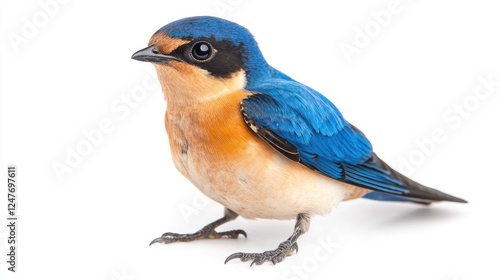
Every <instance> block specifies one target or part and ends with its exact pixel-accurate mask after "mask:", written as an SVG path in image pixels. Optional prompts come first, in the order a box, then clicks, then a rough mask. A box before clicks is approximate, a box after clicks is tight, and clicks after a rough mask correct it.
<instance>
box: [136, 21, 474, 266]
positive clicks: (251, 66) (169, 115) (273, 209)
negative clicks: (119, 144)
mask: <svg viewBox="0 0 500 280" xmlns="http://www.w3.org/2000/svg"><path fill="white" fill-rule="evenodd" d="M283 51H287V48H283ZM290 51H293V50H290ZM132 58H133V59H136V60H140V61H146V62H152V63H153V64H154V66H155V68H156V71H157V74H158V79H159V81H160V83H161V86H162V90H163V93H164V95H165V99H166V103H167V111H166V116H165V127H166V130H167V133H168V137H169V143H170V150H171V154H172V158H173V161H174V163H175V166H176V168H177V169H178V170H179V171H180V172H181V173H182V174H183V175H184V176H185V177H186V178H187V179H189V180H190V181H191V182H192V183H193V184H194V185H195V186H196V187H197V188H198V189H199V190H200V191H201V192H203V193H204V194H205V195H206V196H208V197H210V198H211V199H213V200H215V201H217V202H219V203H220V204H222V205H224V206H225V211H224V216H223V217H222V218H220V219H218V220H216V221H214V222H212V223H210V224H208V225H207V226H205V227H203V228H202V229H201V230H199V231H197V232H195V233H192V234H177V233H171V232H167V233H165V234H163V235H162V236H161V237H159V238H156V239H155V240H153V241H152V242H151V244H153V243H167V244H168V243H173V242H187V241H193V240H200V239H206V238H208V239H215V238H238V236H239V235H240V234H241V235H243V236H245V237H246V233H245V232H244V231H243V230H231V231H225V232H218V231H216V230H215V229H216V228H217V227H218V226H220V225H222V224H224V223H226V222H229V221H231V220H234V219H235V218H236V217H238V216H239V215H241V216H242V217H245V218H249V219H254V218H261V219H294V218H295V219H296V224H295V228H294V230H293V233H292V235H291V236H290V237H289V238H288V239H287V240H285V241H284V242H282V243H280V244H279V246H278V248H277V249H275V250H270V251H265V252H262V253H241V252H240V253H234V254H232V255H230V256H229V257H228V258H227V259H226V263H227V262H228V261H230V260H232V259H240V260H242V261H248V260H251V261H252V264H254V263H255V264H262V263H264V262H266V261H270V262H272V263H274V264H276V263H278V262H281V261H283V260H284V259H285V257H286V256H288V255H290V254H292V253H293V252H294V251H297V250H298V245H297V239H298V238H299V236H300V235H302V234H304V233H305V232H306V231H307V230H308V228H309V224H310V219H311V216H312V215H322V214H326V213H328V212H330V210H331V209H332V208H333V207H335V206H336V205H337V204H338V203H339V202H340V201H345V200H350V199H355V198H360V197H363V198H369V199H375V200H382V201H402V202H414V203H420V204H431V203H433V202H438V201H453V202H462V203H465V202H466V201H465V200H463V199H460V198H457V197H454V196H451V195H449V194H446V193H443V192H440V191H438V190H436V189H432V188H428V187H425V186H423V185H421V184H419V183H417V182H415V181H412V180H411V179H409V178H407V177H405V176H404V175H402V174H401V173H399V172H397V171H395V170H394V169H392V168H391V167H390V166H388V165H387V164H386V163H385V162H383V161H382V160H381V159H380V158H379V157H377V155H376V154H375V153H374V152H373V150H372V146H371V144H370V142H369V141H368V139H367V138H366V137H365V135H364V134H363V133H362V132H361V131H360V130H359V129H357V128H356V127H355V126H353V125H352V124H350V123H349V122H347V121H346V120H345V119H344V117H343V116H342V114H341V113H340V112H339V110H338V109H337V107H335V105H333V103H332V102H330V101H329V100H328V99H327V98H326V97H324V96H323V95H322V94H320V93H319V92H317V91H315V90H314V89H312V88H310V87H308V86H306V85H304V84H301V83H299V82H297V81H295V80H293V79H292V78H290V77H288V76H287V75H286V74H284V73H282V72H280V71H278V70H277V69H275V68H273V67H271V66H270V65H269V64H267V62H266V60H265V59H264V57H263V55H262V53H261V51H260V50H259V47H258V45H257V42H256V41H255V39H254V38H253V36H252V34H251V33H250V32H249V31H248V30H247V29H245V28H244V27H242V26H240V25H238V24H236V23H233V22H230V21H227V20H224V19H220V18H215V17H206V16H201V17H190V18H184V19H181V20H178V21H174V22H172V23H169V24H167V25H165V26H164V27H162V28H161V29H160V30H158V31H157V32H156V33H154V34H153V36H152V37H151V39H150V41H149V46H148V47H146V48H144V49H142V50H139V51H138V52H136V53H135V54H134V55H133V56H132Z"/></svg>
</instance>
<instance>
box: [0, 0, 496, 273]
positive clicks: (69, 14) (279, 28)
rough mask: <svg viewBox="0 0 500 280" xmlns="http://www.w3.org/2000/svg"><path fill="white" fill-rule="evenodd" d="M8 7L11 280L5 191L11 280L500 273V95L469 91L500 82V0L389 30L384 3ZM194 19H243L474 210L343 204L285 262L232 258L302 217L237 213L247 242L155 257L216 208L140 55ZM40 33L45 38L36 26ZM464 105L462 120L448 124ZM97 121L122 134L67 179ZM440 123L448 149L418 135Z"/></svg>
mask: <svg viewBox="0 0 500 280" xmlns="http://www.w3.org/2000/svg"><path fill="white" fill-rule="evenodd" d="M5 2H6V1H2V6H1V7H0V10H1V13H2V14H1V18H2V22H1V24H2V26H1V28H2V33H1V34H2V36H1V40H2V45H1V46H2V49H1V57H0V61H1V65H2V70H1V71H2V72H1V80H0V84H1V99H0V104H1V151H0V157H1V164H0V173H1V176H0V178H2V179H1V180H0V182H2V183H1V184H6V183H5V182H6V174H5V173H6V169H7V165H8V164H16V165H17V167H18V193H17V196H18V203H17V204H16V205H17V207H18V210H17V215H18V217H19V220H18V232H17V241H18V251H17V255H18V259H17V260H18V263H17V267H16V268H17V270H18V272H17V273H11V272H9V271H7V269H6V262H5V260H6V253H7V252H6V238H7V237H8V232H7V228H6V226H5V225H4V223H5V224H6V220H5V217H4V216H5V215H6V212H7V211H6V208H7V206H6V203H5V202H6V190H5V189H6V186H5V187H2V189H3V190H2V191H0V198H1V210H0V213H1V214H2V225H1V227H0V233H1V235H0V236H1V238H0V241H1V246H2V247H1V255H2V257H0V260H2V261H1V262H0V263H1V264H2V265H1V266H0V271H1V272H0V273H1V274H0V278H1V279H106V280H122V279H126V280H131V279H135V280H145V279H148V280H149V279H172V278H173V277H175V278H179V277H182V278H188V279H191V278H193V279H194V277H199V278H200V279H202V278H203V277H209V278H213V277H216V278H218V279H230V277H237V278H238V279H258V278H263V279H427V280H431V279H432V280H434V279H436V280H465V279H499V278H500V272H498V270H497V269H496V267H497V266H498V252H499V251H500V243H499V241H498V240H499V238H498V236H500V227H499V219H498V213H499V210H500V207H499V205H500V204H499V203H498V196H499V195H500V188H499V186H498V180H497V176H498V170H499V169H498V168H499V163H498V158H500V149H499V143H500V135H499V133H498V130H499V127H500V126H499V120H500V110H498V108H499V106H500V96H499V95H500V87H498V86H496V87H494V88H493V92H492V93H491V94H490V95H489V96H486V97H484V96H483V98H482V99H483V100H478V99H477V98H476V97H474V92H475V89H476V87H478V86H481V82H480V80H479V77H484V78H487V77H488V76H490V75H491V79H492V80H494V81H500V51H499V50H500V36H499V34H498V27H499V26H500V17H499V15H498V11H499V8H500V5H499V4H498V1H493V0H492V1H430V0H420V1H409V0H401V1H400V2H398V3H399V6H398V7H399V8H398V11H399V12H397V13H394V14H392V16H391V19H390V20H388V22H386V23H384V25H386V26H382V27H380V24H375V25H374V16H373V12H375V13H379V11H381V10H387V6H388V3H389V2H390V1H388V0H377V1H373V0H370V1H368V0H366V1H342V2H341V3H340V2H332V3H330V2H328V3H327V1H323V2H319V1H317V2H311V1H284V0H283V1H273V2H272V4H269V3H268V2H270V1H267V2H266V4H264V1H259V3H256V2H258V1H246V0H239V1H237V0H216V1H214V0H206V1H148V0H142V1H72V0H69V1H66V2H65V3H64V4H63V3H62V1H61V3H60V4H57V8H56V6H51V8H50V9H51V10H50V11H49V12H50V15H48V14H47V13H48V12H46V11H44V8H43V7H42V6H43V5H41V4H40V3H47V2H49V1H48V0H40V1H33V0H30V1H9V4H7V3H5ZM458 2H460V3H458ZM53 3H57V2H53ZM224 5H226V6H225V9H224ZM216 6H217V7H219V8H216ZM44 14H45V16H44ZM193 15H214V16H221V17H224V18H227V19H229V20H233V21H236V22H238V23H240V24H242V25H244V26H246V27H247V28H248V29H250V30H251V31H252V32H253V34H254V35H255V37H256V39H257V40H258V42H259V44H260V46H261V49H262V51H263V53H264V55H265V56H266V58H267V60H268V62H269V63H270V64H271V65H273V66H275V67H276V68H278V69H280V70H282V71H283V72H285V73H287V74H289V75H290V76H292V77H294V78H295V79H297V80H299V81H301V82H303V83H306V84H308V85H310V86H312V87H313V88H315V89H317V90H319V91H320V92H322V93H323V94H325V95H326V96H327V97H328V98H330V99H331V100H332V101H333V102H334V103H335V104H336V105H337V106H338V107H339V108H340V110H341V111H342V112H343V114H344V116H345V117H346V118H347V119H348V120H349V121H350V122H352V123H353V124H355V125H356V126H357V127H359V128H360V129H362V130H363V131H364V132H365V134H366V135H367V136H368V137H369V139H370V140H371V142H372V144H373V146H374V148H375V151H376V152H377V153H378V155H379V156H380V157H382V158H383V159H385V160H386V161H387V162H388V163H389V164H391V165H392V166H394V167H398V166H400V164H401V162H402V161H403V159H406V160H408V159H409V158H410V157H411V156H412V155H413V157H414V158H413V159H412V160H413V163H414V164H413V170H410V169H409V168H406V170H403V171H405V172H406V173H407V174H408V175H411V177H412V178H414V179H416V180H417V181H420V182H422V183H424V184H427V185H430V186H433V187H436V188H439V189H441V190H443V191H446V192H449V193H451V194H454V195H457V196H460V197H463V198H465V199H467V200H469V201H470V203H469V204H467V205H460V204H453V203H441V204H437V205H434V206H432V207H430V208H426V207H420V206H418V205H406V204H397V203H396V204H394V203H393V204H391V203H380V202H373V201H368V200H357V201H353V202H346V203H342V204H341V205H340V206H339V207H338V208H337V209H334V210H333V211H332V213H331V214H329V215H327V216H324V217H315V218H314V219H313V220H312V225H311V229H310V231H309V232H308V233H307V234H306V235H304V236H303V237H301V238H300V239H299V247H300V251H299V253H298V254H297V255H294V256H292V257H289V258H287V259H286V261H285V262H283V263H280V264H278V265H276V266H274V265H271V264H264V265H262V266H260V267H256V266H254V267H252V268H249V263H240V262H238V261H232V262H230V263H229V264H226V265H224V264H223V261H224V259H225V258H226V257H227V256H228V255H229V254H231V253H234V252H237V251H244V252H261V251H264V250H269V249H274V248H276V246H277V245H278V243H279V242H281V241H283V240H284V239H286V238H287V237H288V236H289V235H290V234H291V232H292V228H293V221H264V220H257V221H250V220H244V219H241V218H239V219H237V220H236V221H234V222H231V223H229V224H227V225H224V226H223V227H221V229H236V228H242V229H244V230H246V232H247V233H248V235H249V236H248V238H247V239H243V238H240V239H238V240H207V241H198V242H195V243H190V244H188V243H182V244H171V245H155V246H151V247H149V246H148V244H149V242H150V241H151V240H152V239H154V238H156V237H158V236H159V235H161V234H162V233H163V232H166V231H174V232H193V231H195V230H198V229H199V228H201V227H202V226H204V225H205V224H207V223H208V222H210V221H212V220H215V219H217V218H219V217H221V215H222V206H220V205H217V204H216V203H214V202H211V201H208V200H207V199H205V198H203V196H201V195H200V194H199V192H198V191H197V190H196V189H195V188H194V187H193V186H192V185H190V183H189V182H188V181H187V180H185V179H183V178H182V177H181V175H180V174H179V173H178V172H177V171H176V170H175V168H174V166H173V164H172V161H171V158H170V155H169V149H168V144H167V135H166V133H165V131H164V126H163V114H164V110H165V103H164V101H163V96H162V93H161V90H160V88H159V87H158V85H157V84H155V86H154V87H152V86H150V85H147V87H148V89H144V85H143V83H144V81H145V80H146V81H147V82H151V81H155V80H156V77H155V76H151V74H150V70H151V69H152V67H151V66H148V65H146V64H144V63H140V62H137V61H133V60H131V59H130V56H131V54H132V53H133V52H135V51H136V50H138V49H140V48H143V47H145V46H146V44H147V42H148V39H149V37H150V36H151V34H152V33H153V32H155V31H156V30H157V29H159V28H160V27H162V26H163V25H165V24H167V23H169V22H171V21H173V20H176V19H179V18H182V17H186V16H193ZM29 22H31V23H33V24H36V25H35V26H34V27H35V28H36V30H33V28H32V29H31V30H28V31H29V32H28V31H26V29H29V27H27V25H29V24H30V23H29ZM367 26H368V28H372V29H370V30H371V32H372V33H371V35H372V36H371V37H369V39H370V41H369V42H365V44H364V45H363V44H361V43H360V42H357V43H358V45H357V46H358V47H359V49H358V53H355V54H353V55H352V56H350V58H351V61H350V62H348V60H347V59H346V56H345V55H344V54H343V52H342V50H341V47H340V46H341V44H342V42H344V43H345V44H350V45H352V46H353V47H356V42H355V37H356V36H358V37H359V34H358V35H357V31H356V30H357V28H359V29H360V30H365V28H366V27H367ZM377 26H378V27H379V28H380V30H378V29H377ZM23 30H24V31H25V33H26V32H28V33H26V34H24V35H23ZM26 35H27V36H26ZM16 36H17V37H16ZM14 37H15V38H17V40H20V39H19V37H20V38H24V39H22V40H21V41H16V42H17V44H16V43H12V38H14ZM19 42H21V43H19ZM142 89H144V92H145V93H144V94H142V95H141V92H140V90H142ZM483 93H486V91H484V88H483ZM122 98H123V100H124V99H126V98H132V99H131V100H132V101H131V103H129V104H130V105H126V103H125V102H124V101H122ZM464 100H465V102H466V103H467V102H468V103H467V106H468V108H469V109H470V110H468V111H466V112H465V113H466V114H467V117H465V115H464V117H457V116H459V115H458V114H457V113H454V112H453V111H451V113H450V111H449V110H454V106H458V105H459V104H463V102H464ZM113 106H115V107H113ZM124 106H126V107H124ZM132 107H133V108H132ZM113 108H114V109H113ZM118 109H121V110H122V111H119V110H118ZM125 110H128V113H125ZM443 114H445V115H448V116H449V117H454V119H453V121H452V120H446V119H444V118H443ZM103 120H104V121H106V120H108V121H109V122H111V125H112V131H111V132H109V131H108V133H104V135H103V137H102V140H100V141H98V142H96V144H95V145H93V146H92V147H91V148H92V150H91V151H88V155H86V156H84V157H83V158H82V159H81V161H80V162H76V163H75V162H73V163H74V164H73V165H74V167H68V168H69V169H71V172H66V173H64V174H63V175H62V177H61V180H59V179H58V176H57V175H56V173H55V172H54V169H53V165H54V164H57V163H60V164H67V163H66V157H67V156H68V149H73V150H74V149H76V148H77V146H78V145H84V144H82V143H84V142H85V141H86V140H85V139H86V138H85V136H84V134H83V133H84V131H93V130H95V129H97V128H98V127H99V123H100V122H102V121H103ZM436 129H438V130H441V131H442V132H443V133H444V140H443V139H441V140H443V141H441V142H440V143H434V145H435V146H434V147H433V148H432V147H431V146H432V144H429V142H428V141H427V142H425V141H424V140H423V139H426V138H429V137H431V135H432V134H433V131H435V130H436ZM416 141H417V142H418V141H420V142H422V141H424V142H425V143H428V144H427V146H426V147H427V148H428V149H429V150H428V151H427V154H425V155H424V154H423V151H420V150H419V146H418V145H417V144H416ZM431 148H432V149H431ZM419 155H420V156H419ZM422 155H424V156H422ZM73 160H74V159H73ZM328 242H330V243H333V245H334V246H333V247H335V248H334V249H333V250H332V249H328V250H329V251H328V250H326V249H325V248H324V247H323V246H322V245H321V244H325V243H328ZM315 252H316V253H315Z"/></svg>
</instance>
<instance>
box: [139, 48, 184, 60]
mask: <svg viewBox="0 0 500 280" xmlns="http://www.w3.org/2000/svg"><path fill="white" fill-rule="evenodd" d="M132 59H135V60H139V61H145V62H153V63H160V64H166V63H168V62H169V61H170V60H176V61H181V62H182V60H181V59H179V58H177V57H175V56H171V55H166V54H162V53H161V52H160V50H158V48H157V47H156V46H155V44H153V45H151V46H149V47H146V48H144V49H142V50H139V51H137V52H136V53H134V54H133V55H132Z"/></svg>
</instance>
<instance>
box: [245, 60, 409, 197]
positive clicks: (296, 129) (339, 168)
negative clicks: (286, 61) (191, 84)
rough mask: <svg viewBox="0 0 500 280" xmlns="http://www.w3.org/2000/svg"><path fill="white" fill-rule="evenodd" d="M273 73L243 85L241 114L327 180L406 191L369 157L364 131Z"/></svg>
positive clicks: (325, 102) (317, 97)
mask: <svg viewBox="0 0 500 280" xmlns="http://www.w3.org/2000/svg"><path fill="white" fill-rule="evenodd" d="M274 71H275V74H274V75H273V77H268V78H267V79H266V81H265V82H261V83H259V85H257V86H253V87H247V89H248V90H250V91H252V92H253V93H254V94H253V95H251V96H249V97H247V98H246V99H244V100H243V101H242V104H243V107H244V113H245V116H246V117H247V118H248V119H250V120H252V121H254V122H255V123H257V124H258V125H259V126H260V127H262V128H264V129H267V130H270V131H272V132H273V133H275V134H276V135H278V136H279V137H281V138H283V139H285V140H286V141H288V142H289V143H290V144H292V145H293V146H295V147H296V148H297V150H298V151H299V154H300V161H301V162H302V163H303V164H304V165H306V166H308V167H310V168H312V169H315V170H317V171H319V172H321V173H323V174H325V175H327V176H329V177H331V178H334V179H337V180H343V181H346V182H348V183H352V184H356V185H358V186H362V187H366V188H370V189H374V190H379V191H382V192H386V193H391V194H407V193H409V191H408V190H407V189H406V188H405V186H404V183H402V182H400V181H398V180H396V179H394V178H393V177H392V176H391V174H390V171H387V170H384V169H381V168H380V167H378V166H377V165H376V163H375V162H374V160H373V158H372V154H373V151H372V146H371V144H370V142H369V141H368V139H366V137H365V136H364V134H363V133H362V132H361V131H360V130H358V129H357V128H355V127H354V126H352V125H351V124H349V123H348V122H347V121H346V120H345V119H344V118H343V116H342V114H341V113H340V112H339V110H338V109H337V108H336V107H335V105H333V103H331V102H330V101H329V100H328V99H326V98H325V97H324V96H323V95H321V94H320V93H318V92H317V91H315V90H313V89H311V88H309V87H307V86H305V85H303V84H301V83H298V82H296V81H294V80H292V79H291V78H289V77H288V76H286V75H284V74H281V73H280V72H279V71H277V70H274Z"/></svg>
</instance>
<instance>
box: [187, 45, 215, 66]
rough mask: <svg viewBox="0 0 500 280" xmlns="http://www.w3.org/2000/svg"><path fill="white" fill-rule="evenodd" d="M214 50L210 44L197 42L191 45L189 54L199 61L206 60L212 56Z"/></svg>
mask: <svg viewBox="0 0 500 280" xmlns="http://www.w3.org/2000/svg"><path fill="white" fill-rule="evenodd" d="M213 52H214V50H213V48H212V45H210V43H207V42H197V43H195V44H194V45H193V48H192V49H191V54H192V56H193V58H194V59H195V60H197V61H199V62H204V61H207V60H208V59H209V58H211V57H212V54H213Z"/></svg>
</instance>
